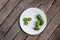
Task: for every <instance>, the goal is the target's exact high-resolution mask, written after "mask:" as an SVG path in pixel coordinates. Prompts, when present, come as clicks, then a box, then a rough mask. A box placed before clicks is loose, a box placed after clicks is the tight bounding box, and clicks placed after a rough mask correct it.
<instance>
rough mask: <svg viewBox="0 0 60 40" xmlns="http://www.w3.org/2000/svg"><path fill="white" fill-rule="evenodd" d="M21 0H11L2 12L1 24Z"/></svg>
mask: <svg viewBox="0 0 60 40" xmlns="http://www.w3.org/2000/svg"><path fill="white" fill-rule="evenodd" d="M19 1H20V0H10V1H9V2H8V3H7V4H6V6H5V7H4V8H3V9H2V10H1V12H0V25H1V23H2V22H3V21H4V20H5V18H6V17H7V16H8V15H9V14H10V12H11V11H12V10H13V9H14V7H15V6H16V5H17V3H18V2H19Z"/></svg>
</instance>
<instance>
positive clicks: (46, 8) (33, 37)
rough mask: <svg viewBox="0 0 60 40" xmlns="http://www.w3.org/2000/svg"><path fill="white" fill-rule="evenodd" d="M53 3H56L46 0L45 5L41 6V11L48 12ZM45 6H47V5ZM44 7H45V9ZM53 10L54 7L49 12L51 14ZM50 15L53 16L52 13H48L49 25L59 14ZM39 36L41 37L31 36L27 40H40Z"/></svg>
mask: <svg viewBox="0 0 60 40" xmlns="http://www.w3.org/2000/svg"><path fill="white" fill-rule="evenodd" d="M53 1H54V0H50V1H49V0H48V1H47V0H45V1H44V3H43V4H42V5H41V6H40V7H41V9H42V10H43V11H44V10H45V11H44V12H46V11H47V10H48V9H49V7H50V6H51V4H52V3H53ZM51 2H52V3H51ZM45 4H46V5H45ZM44 6H45V8H44ZM43 8H44V9H43ZM52 8H53V7H51V9H49V10H48V11H49V12H51V10H52ZM53 9H55V8H53ZM50 14H52V13H46V15H47V19H48V23H49V22H50V20H51V19H52V18H53V17H54V16H55V15H56V14H57V13H55V14H54V15H50ZM38 36H39V35H36V36H31V35H30V36H28V37H27V39H26V40H36V39H37V38H38Z"/></svg>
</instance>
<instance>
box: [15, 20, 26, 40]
mask: <svg viewBox="0 0 60 40" xmlns="http://www.w3.org/2000/svg"><path fill="white" fill-rule="evenodd" d="M17 22H18V21H16V23H15V25H16V26H18V27H19V33H18V34H17V35H16V37H15V39H14V40H24V39H25V37H26V36H27V34H26V33H24V32H23V31H22V30H21V29H20V26H19V24H18V23H17Z"/></svg>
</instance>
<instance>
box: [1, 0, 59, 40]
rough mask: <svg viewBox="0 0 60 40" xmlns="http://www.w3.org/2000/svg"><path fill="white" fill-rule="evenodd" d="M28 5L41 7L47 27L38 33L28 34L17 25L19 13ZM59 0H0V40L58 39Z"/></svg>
mask: <svg viewBox="0 0 60 40" xmlns="http://www.w3.org/2000/svg"><path fill="white" fill-rule="evenodd" d="M30 7H37V8H39V9H42V10H43V11H44V12H45V14H46V16H47V20H48V22H47V27H46V28H45V30H44V31H43V32H42V33H41V34H38V35H35V36H32V35H28V34H26V33H25V32H23V31H22V29H21V28H20V25H19V17H20V15H21V13H22V12H23V11H24V10H25V9H27V8H30ZM59 31H60V0H0V40H60V36H59V35H60V32H59Z"/></svg>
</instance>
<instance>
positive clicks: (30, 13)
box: [20, 8, 47, 35]
mask: <svg viewBox="0 0 60 40" xmlns="http://www.w3.org/2000/svg"><path fill="white" fill-rule="evenodd" d="M38 14H40V15H41V16H42V17H43V20H44V24H43V25H42V26H40V30H38V31H36V30H34V29H33V28H34V27H35V23H36V21H37V19H36V16H37V15H38ZM25 17H26V18H28V17H31V18H32V20H31V21H30V22H28V25H24V21H23V18H25ZM46 25H47V18H46V15H45V13H44V12H43V11H42V10H41V9H38V8H28V9H26V10H25V11H24V12H23V13H22V14H21V16H20V26H21V28H22V30H23V31H24V32H26V33H27V34H30V35H36V34H39V33H41V32H42V31H43V30H44V28H45V27H46Z"/></svg>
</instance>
